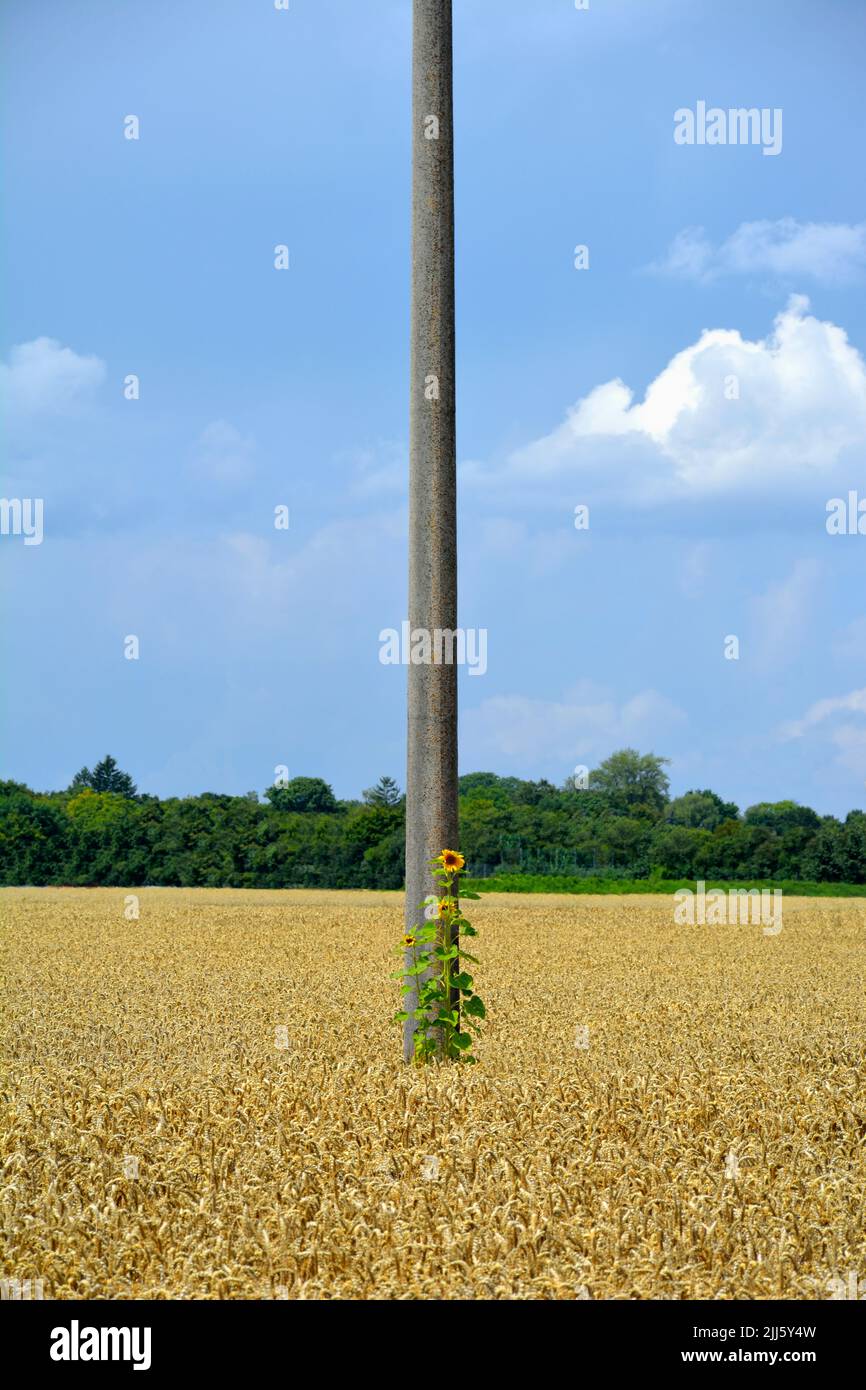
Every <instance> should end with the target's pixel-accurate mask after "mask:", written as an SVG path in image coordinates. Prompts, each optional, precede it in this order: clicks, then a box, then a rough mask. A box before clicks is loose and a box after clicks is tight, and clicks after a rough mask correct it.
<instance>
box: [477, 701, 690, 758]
mask: <svg viewBox="0 0 866 1390" xmlns="http://www.w3.org/2000/svg"><path fill="white" fill-rule="evenodd" d="M684 719H685V715H684V713H683V711H682V710H680V709H679V708H678V707H677V706H676V705H675V704H673V702H672V701H671V700H669V699H667V697H666V696H664V695H660V694H659V693H658V692H657V691H655V690H644V691H641V692H640V693H639V694H637V695H633V696H632V697H631V698H630V699H628V700H626V701H625V702H624V703H622V704H618V703H617V702H616V700H614V699H613V698H611V697H610V695H609V694H607V692H605V691H602V690H598V689H596V688H595V687H593V686H591V685H589V684H583V685H580V686H578V687H576V688H575V690H573V691H571V692H569V693H568V694H567V695H566V696H565V697H564V698H563V699H562V700H541V699H532V698H530V697H528V696H525V695H494V696H492V697H491V698H490V699H487V700H483V701H482V703H481V704H480V705H479V706H478V707H477V708H476V709H473V710H468V711H466V712H465V713H464V715H463V717H462V725H463V730H462V736H463V741H464V743H465V747H466V753H467V756H469V757H470V758H471V760H472V761H473V762H478V761H479V760H480V762H481V763H483V762H484V760H485V759H486V758H493V759H503V758H504V759H507V760H508V763H509V765H510V766H511V767H513V768H522V769H528V768H537V767H538V765H539V764H540V763H543V762H547V763H548V764H549V763H559V764H560V765H561V766H562V769H563V771H562V777H563V779H564V778H565V777H567V776H568V775H569V774H570V773H571V772H572V770H573V767H574V766H575V764H576V763H579V762H580V761H581V760H585V759H587V758H595V757H598V756H600V755H602V754H607V753H609V752H610V751H611V750H612V749H613V748H617V747H620V746H622V745H623V744H628V743H633V742H637V743H640V744H642V745H643V744H645V743H646V742H647V741H651V740H652V739H653V738H654V737H656V736H658V735H660V734H661V733H663V732H664V731H665V730H667V729H669V728H671V727H672V726H674V725H676V724H679V723H681V722H682V721H683V720H684Z"/></svg>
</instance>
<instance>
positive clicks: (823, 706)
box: [781, 686, 866, 739]
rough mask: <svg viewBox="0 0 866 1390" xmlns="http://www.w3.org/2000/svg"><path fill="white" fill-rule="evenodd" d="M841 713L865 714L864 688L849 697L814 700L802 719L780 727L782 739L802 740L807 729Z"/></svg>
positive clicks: (793, 720)
mask: <svg viewBox="0 0 866 1390" xmlns="http://www.w3.org/2000/svg"><path fill="white" fill-rule="evenodd" d="M842 713H845V714H852V713H857V714H866V686H864V687H863V689H862V690H852V691H851V693H850V695H831V696H829V697H828V698H827V699H824V700H816V702H815V703H814V704H813V705H810V706H809V708H808V709H807V711H806V713H805V714H804V715H803V718H802V719H792V720H791V721H790V722H789V723H787V724H784V725H783V726H782V729H781V734H782V737H783V738H785V739H794V738H802V737H803V735H804V734H805V733H806V732H807V731H808V730H809V729H814V728H815V726H816V725H817V724H823V722H824V720H825V719H830V718H832V716H833V715H835V714H842ZM848 727H849V728H852V727H853V726H848Z"/></svg>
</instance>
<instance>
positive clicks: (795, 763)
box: [0, 0, 866, 813]
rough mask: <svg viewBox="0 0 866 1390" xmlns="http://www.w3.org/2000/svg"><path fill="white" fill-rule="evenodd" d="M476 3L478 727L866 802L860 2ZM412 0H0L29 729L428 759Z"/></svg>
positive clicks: (518, 752) (482, 734)
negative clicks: (417, 599) (27, 503)
mask: <svg viewBox="0 0 866 1390" xmlns="http://www.w3.org/2000/svg"><path fill="white" fill-rule="evenodd" d="M455 11H456V13H455V107H456V161H457V195H456V196H457V235H458V247H457V262H458V272H457V273H458V286H457V288H458V373H459V381H458V454H459V468H460V481H459V492H460V496H459V507H460V517H461V523H460V525H461V530H460V545H461V574H460V587H461V599H460V621H461V624H462V626H464V627H476V628H485V629H486V630H487V632H488V669H487V671H486V673H485V674H484V675H483V676H477V677H473V676H471V675H469V674H468V672H463V673H462V675H461V767H462V770H463V771H466V772H468V771H473V770H477V769H482V768H483V769H492V770H495V771H497V772H500V773H516V774H518V775H521V776H533V777H538V776H547V777H549V778H551V779H552V780H553V781H555V782H557V783H561V782H562V781H563V780H564V779H565V778H566V777H567V776H568V775H569V774H570V773H571V772H572V771H573V769H574V768H575V766H577V765H580V764H587V765H589V766H593V765H594V764H596V763H597V762H598V761H599V760H600V759H601V758H603V757H605V756H606V755H607V754H609V753H610V752H611V751H613V750H614V749H615V748H617V747H621V746H623V745H626V744H630V745H633V746H636V747H638V748H640V749H641V750H643V751H649V750H653V751H655V752H657V753H661V754H665V755H667V756H669V757H670V758H671V760H672V762H671V768H670V772H671V777H672V783H673V787H674V790H675V791H684V790H686V789H687V788H689V787H693V786H698V787H703V786H712V787H713V788H715V789H716V790H718V791H719V792H720V793H722V794H724V795H725V796H726V797H728V798H731V799H733V800H736V801H737V802H738V803H739V804H740V805H742V806H746V805H749V804H751V803H752V802H754V801H757V800H763V799H779V798H782V797H786V796H793V797H795V798H796V799H798V800H801V801H806V802H809V803H810V804H812V805H814V806H815V807H816V808H817V809H819V810H821V811H827V812H829V811H833V812H836V813H844V812H846V811H847V810H848V809H849V808H851V807H854V806H858V805H859V806H863V805H864V803H866V786H864V782H866V655H864V654H866V604H864V583H863V576H864V568H866V535H851V536H831V535H829V534H828V532H827V527H826V505H827V502H828V501H829V500H830V499H832V498H834V497H846V498H847V495H848V493H849V491H852V490H854V491H857V490H858V489H859V493H858V496H859V497H860V498H864V499H866V466H864V460H866V364H864V355H866V317H864V287H866V206H864V200H866V190H864V183H863V178H862V150H863V148H864V143H866V139H864V137H866V130H864V109H866V98H864V95H863V89H862V78H861V74H862V68H863V61H864V57H866V9H864V7H862V6H861V5H859V4H855V3H851V2H850V0H823V3H822V4H820V5H818V4H815V3H811V0H810V2H809V3H806V0H764V2H763V3H762V4H761V5H760V6H755V5H754V3H752V2H751V0H749V2H747V3H742V2H741V0H724V3H722V0H697V2H696V0H657V2H656V3H653V4H647V3H644V0H591V4H590V9H589V10H588V11H577V10H575V8H574V5H573V4H572V3H571V0H533V3H532V4H531V5H529V4H525V3H522V2H521V3H517V0H513V3H509V0H464V3H460V4H458V5H456V6H455ZM410 16H411V6H410V4H409V3H408V0H403V2H402V3H389V0H376V3H372V0H370V2H369V3H362V0H292V3H291V9H290V11H289V12H288V13H286V12H282V11H276V10H275V9H274V7H273V4H272V0H208V3H207V4H202V3H200V2H197V3H193V2H192V0H150V3H148V4H147V5H141V4H134V3H133V0H79V2H78V3H77V4H76V5H75V6H69V5H66V4H63V3H61V0H47V2H46V3H42V4H39V5H34V4H32V3H29V0H28V3H24V0H10V3H8V4H7V5H6V6H5V7H4V21H3V22H4V28H5V33H4V40H5V47H6V51H7V54H11V57H8V58H7V75H6V82H5V94H4V98H3V101H4V114H3V127H4V143H5V162H6V168H7V175H6V182H7V193H6V206H5V210H4V223H3V247H4V255H3V260H4V280H5V286H4V289H5V302H6V305H7V308H6V313H5V316H4V318H3V321H2V335H3V342H2V345H0V347H2V352H0V358H2V363H3V366H2V368H0V388H2V391H3V396H4V406H3V414H4V422H5V423H4V449H3V456H4V457H3V463H4V478H3V483H2V492H3V496H4V497H7V498H13V497H20V498H28V497H30V498H37V497H39V498H43V499H44V539H43V541H42V544H40V545H29V546H27V545H24V543H23V537H22V536H20V535H14V534H10V535H3V536H0V564H2V567H3V572H4V578H3V582H4V587H5V589H6V592H7V595H8V598H7V604H6V622H5V624H4V633H3V638H2V643H3V660H4V671H5V677H6V680H5V684H6V694H5V707H4V725H5V737H4V759H3V768H4V775H6V776H11V777H14V778H17V779H21V780H24V781H27V782H28V783H29V784H30V785H32V786H36V787H40V788H49V787H61V786H65V785H66V784H67V783H68V782H69V780H70V778H71V776H72V775H73V773H74V772H75V771H76V770H77V768H79V767H80V766H81V765H82V764H83V763H88V764H92V763H93V761H95V760H96V759H98V758H99V757H100V756H102V755H103V754H104V753H105V752H106V751H111V752H112V753H113V754H114V755H115V756H116V757H117V758H118V760H119V761H120V762H121V764H122V765H123V766H124V767H125V768H127V769H128V770H129V771H130V772H132V774H133V776H134V777H135V779H136V781H137V782H138V784H139V786H140V787H141V789H142V790H147V791H150V792H153V793H156V794H159V795H171V794H185V793H194V792H198V791H203V790H213V791H234V792H243V791H246V790H248V789H251V788H256V789H258V790H259V791H261V790H262V789H263V788H264V787H265V786H267V785H268V783H270V782H271V781H272V780H273V778H274V769H275V768H276V767H277V766H278V765H281V764H284V765H286V766H287V767H288V768H289V771H290V774H291V775H321V776H324V777H325V778H327V779H328V780H329V781H330V782H331V783H332V784H333V785H334V787H335V789H336V791H337V793H338V794H339V795H343V796H353V795H358V794H359V792H360V790H361V788H363V787H365V786H368V785H369V784H370V783H371V782H373V781H375V779H376V778H377V777H378V776H379V775H380V774H382V773H385V772H387V773H390V774H391V775H393V776H395V777H397V779H398V781H400V782H401V784H402V780H403V761H404V751H403V744H404V719H405V716H404V701H405V671H404V669H403V668H400V667H390V666H383V665H382V664H381V663H380V661H379V633H380V631H381V630H382V629H384V628H388V627H394V628H396V627H399V624H400V622H401V620H402V619H403V618H404V617H405V590H406V576H405V572H406V553H405V551H406V517H405V474H406V439H407V423H408V421H407V417H408V405H407V399H408V362H407V342H408V282H409V221H408V208H409V177H410V169H409V138H410V129H409V80H410ZM699 101H705V102H706V103H707V106H708V107H718V108H722V109H723V110H727V109H729V108H734V107H755V108H758V109H764V108H766V109H769V110H776V109H779V110H781V111H782V113H783V114H782V121H783V124H782V131H783V141H782V148H781V151H780V152H779V153H778V154H776V155H765V154H764V153H763V150H762V148H761V147H760V146H759V145H734V144H729V145H724V146H720V145H714V146H711V145H691V146H684V145H678V144H676V143H675V141H674V138H673V133H674V127H675V122H674V113H675V112H676V111H677V110H678V109H681V108H692V109H694V108H695V107H696V104H697V103H698V102H699ZM130 114H134V115H137V116H138V118H139V121H140V138H139V139H138V140H127V139H125V138H124V118H125V117H126V116H128V115H130ZM281 243H284V244H286V245H288V246H289V248H290V257H291V268H290V270H288V271H277V270H275V269H274V266H273V261H274V247H275V245H277V244H281ZM577 245H585V246H587V247H588V248H589V268H588V269H587V270H576V269H575V267H574V248H575V247H576V246H577ZM130 373H134V374H136V375H137V376H138V377H139V379H140V399H138V400H126V399H125V398H124V379H125V378H126V377H127V375H128V374H130ZM734 378H735V379H736V385H735V387H729V386H725V383H726V382H729V380H731V379H734ZM731 391H735V392H736V394H734V395H731ZM281 504H282V505H286V506H288V507H289V508H290V515H291V525H290V527H289V529H288V530H276V529H275V528H274V524H273V518H274V508H275V507H276V506H278V505H281ZM579 504H584V505H587V506H588V507H589V509H590V525H589V529H588V530H583V531H578V530H576V529H575V527H574V509H575V507H576V506H577V505H579ZM864 529H866V523H864ZM133 634H134V635H135V636H137V637H138V639H139V644H140V655H139V659H138V660H135V661H130V660H127V659H125V657H124V639H125V637H127V636H129V635H133ZM729 636H736V637H738V639H739V643H740V656H739V659H738V660H727V659H726V658H725V639H726V638H727V637H729Z"/></svg>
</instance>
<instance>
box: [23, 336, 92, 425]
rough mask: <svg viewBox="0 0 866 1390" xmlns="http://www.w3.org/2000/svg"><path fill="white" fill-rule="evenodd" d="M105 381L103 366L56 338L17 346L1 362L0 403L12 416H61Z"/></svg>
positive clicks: (36, 339) (39, 339)
mask: <svg viewBox="0 0 866 1390" xmlns="http://www.w3.org/2000/svg"><path fill="white" fill-rule="evenodd" d="M104 379H105V363H104V362H103V361H101V359H100V358H98V357H87V356H82V355H81V354H79V353H77V352H74V351H73V349H72V348H69V347H62V346H61V344H60V343H59V342H58V341H57V340H56V338H34V339H33V341H32V342H29V343H19V344H18V346H17V347H13V348H12V349H11V351H10V353H9V360H8V362H0V401H2V405H3V410H4V414H5V413H7V412H8V415H9V416H11V417H18V416H32V415H40V414H48V415H55V414H63V412H64V411H66V410H68V409H69V408H70V407H71V406H73V405H74V404H75V403H76V402H77V401H79V400H81V399H82V398H83V397H85V396H87V395H88V394H89V393H90V392H92V391H93V390H94V389H95V388H96V387H97V386H100V385H101V384H102V382H103V381H104Z"/></svg>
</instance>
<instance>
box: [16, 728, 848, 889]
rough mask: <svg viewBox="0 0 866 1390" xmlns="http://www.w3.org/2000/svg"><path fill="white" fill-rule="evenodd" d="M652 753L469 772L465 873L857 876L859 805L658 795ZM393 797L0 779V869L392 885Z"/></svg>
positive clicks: (463, 801) (89, 778) (397, 816)
mask: <svg viewBox="0 0 866 1390" xmlns="http://www.w3.org/2000/svg"><path fill="white" fill-rule="evenodd" d="M665 761H666V760H665V759H662V758H658V757H656V756H655V755H654V754H639V753H637V752H635V751H634V750H633V749H623V750H621V751H620V752H618V753H615V754H613V756H612V757H610V758H608V759H607V760H606V761H605V762H604V763H602V764H601V766H600V767H599V768H597V769H596V770H595V771H594V772H592V773H590V774H589V777H588V778H587V779H586V780H587V785H585V786H584V785H581V784H580V783H579V782H577V783H576V782H575V781H574V780H573V779H571V780H569V781H568V782H566V784H565V785H564V786H563V787H555V786H554V785H553V784H552V783H550V782H547V781H544V780H541V781H537V782H535V781H523V780H521V779H519V778H516V777H499V776H497V775H496V774H495V773H492V772H473V773H469V774H468V775H467V776H465V777H462V778H461V779H460V849H461V850H462V852H463V853H464V854H465V855H466V858H467V860H468V862H469V865H470V868H471V869H472V870H473V871H474V872H476V873H481V874H485V873H493V872H499V871H507V872H512V873H513V872H520V871H523V872H531V873H558V874H562V873H577V874H581V873H608V874H610V875H616V874H623V875H627V876H629V877H635V878H643V877H649V876H650V875H651V874H652V873H653V872H656V873H659V872H660V873H661V875H662V876H663V877H665V878H686V879H697V878H705V879H714V878H715V879H729V880H742V881H749V880H751V881H754V880H756V879H766V878H781V879H800V880H803V881H819V882H820V881H823V882H831V883H832V882H848V883H866V813H864V812H863V811H852V812H850V814H849V815H848V816H847V818H846V819H845V821H844V822H843V821H840V820H838V819H836V818H835V817H833V816H823V817H822V816H819V815H817V813H816V812H815V811H812V810H811V809H810V808H809V807H808V806H800V805H798V804H797V803H796V802H793V801H779V802H767V803H761V804H759V805H756V806H751V807H749V808H748V809H747V810H746V811H745V813H743V814H741V813H740V811H739V809H738V808H737V807H736V806H735V805H734V804H733V803H732V802H727V801H724V800H723V799H722V798H721V797H719V796H717V795H716V793H715V792H712V791H689V792H686V793H685V795H683V796H678V797H675V798H673V799H671V797H670V787H669V782H668V777H667V774H666V772H665ZM403 854H404V802H403V797H402V795H401V793H400V789H399V787H398V786H397V785H396V783H395V782H394V781H393V779H391V778H388V777H383V778H382V779H381V780H380V781H379V782H378V783H377V785H376V786H375V787H371V788H369V789H368V790H367V791H365V792H364V793H363V795H362V799H361V800H360V801H340V800H338V799H337V798H336V797H335V796H334V793H333V791H332V789H331V788H330V787H329V786H328V784H327V783H326V782H324V781H322V780H321V779H320V778H318V777H296V778H294V779H292V780H291V781H287V782H286V784H285V785H282V786H274V787H269V788H268V789H267V791H266V792H265V794H264V798H263V799H262V798H260V797H259V796H258V794H257V793H256V792H248V793H247V794H246V795H245V796H220V795H216V794H214V793H210V792H207V793H204V794H203V795H201V796H195V797H183V798H174V797H172V798H169V799H167V800H159V799H158V798H157V797H152V796H147V795H142V794H139V793H138V791H137V789H136V787H135V784H134V782H133V781H132V778H131V777H130V776H129V775H128V774H127V773H125V772H123V771H122V770H121V769H120V768H119V767H118V766H117V763H116V762H115V761H114V759H113V758H105V759H103V760H102V762H100V763H97V765H96V766H95V767H94V768H93V770H92V771H91V770H89V769H88V768H82V770H81V772H79V773H78V774H77V775H76V777H75V778H74V779H73V782H72V784H71V785H70V786H69V788H67V790H66V791H63V792H48V793H37V792H33V791H31V790H30V789H29V788H28V787H26V786H23V785H22V784H20V783H16V782H0V882H3V883H5V884H27V883H30V884H64V883H71V884H85V885H97V884H104V885H109V886H111V885H113V886H127V885H128V886H132V887H134V886H137V885H143V884H148V883H150V884H176V885H180V886H184V887H197V886H207V887H220V886H226V887H239V888H287V887H333V888H371V887H387V888H400V887H402V884H403Z"/></svg>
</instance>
